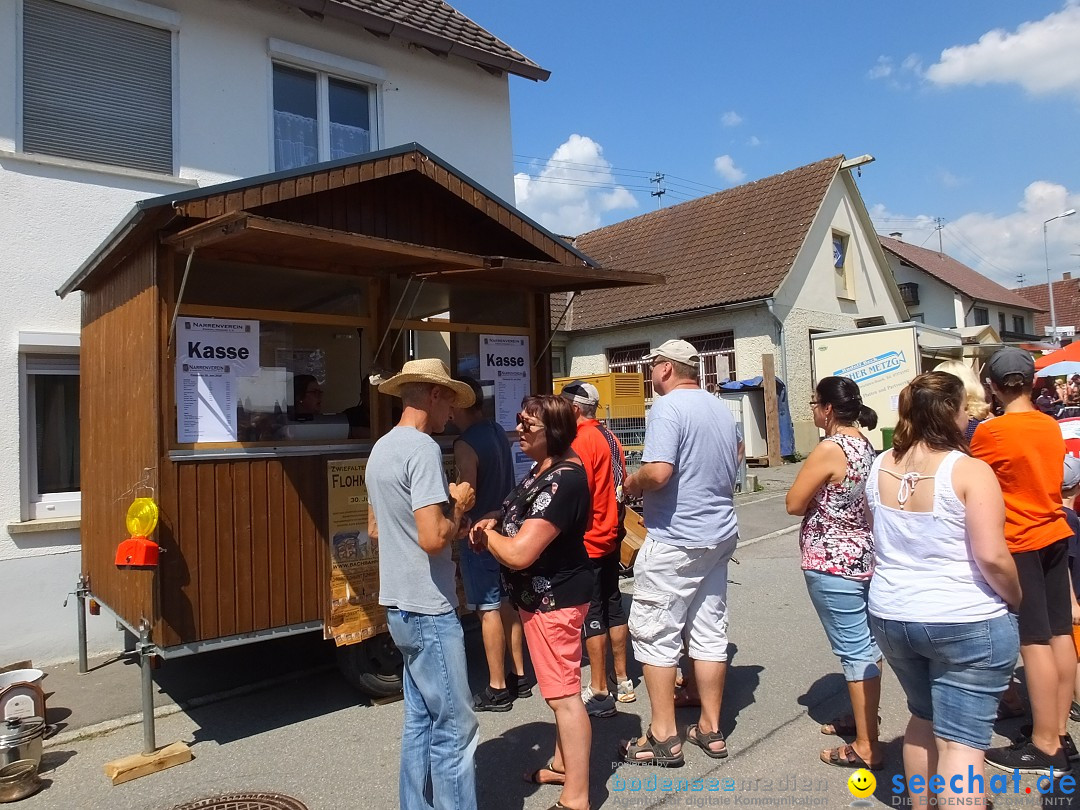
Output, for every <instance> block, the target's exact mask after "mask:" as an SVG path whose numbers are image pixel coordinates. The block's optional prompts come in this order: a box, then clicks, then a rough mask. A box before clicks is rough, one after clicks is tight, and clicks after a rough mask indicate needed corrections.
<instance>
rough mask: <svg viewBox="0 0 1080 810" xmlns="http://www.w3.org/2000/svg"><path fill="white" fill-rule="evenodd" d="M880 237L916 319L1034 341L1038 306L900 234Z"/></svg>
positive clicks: (952, 327)
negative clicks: (984, 328) (987, 329)
mask: <svg viewBox="0 0 1080 810" xmlns="http://www.w3.org/2000/svg"><path fill="white" fill-rule="evenodd" d="M878 238H879V239H880V241H881V247H882V248H884V250H885V256H886V258H888V260H889V267H890V268H892V273H893V277H894V278H895V279H896V284H897V286H898V287H899V289H900V295H901V296H902V297H903V299H904V303H905V304H906V305H907V308H908V312H909V313H910V315H911V320H913V321H918V322H920V323H925V324H927V325H929V326H938V327H942V328H946V329H954V328H960V327H964V326H992V327H993V328H994V329H995V330H996V331H997V333H998V336H999V337H1001V339H1002V340H1004V341H1006V342H1009V341H1019V340H1034V339H1035V335H1036V332H1035V318H1036V316H1037V315H1038V314H1039V313H1040V312H1041V311H1042V308H1041V307H1040V306H1039V305H1038V304H1037V303H1033V302H1032V301H1030V300H1028V299H1027V298H1025V297H1024V296H1023V295H1021V294H1020V293H1019V292H1016V291H1014V290H1010V289H1007V288H1005V287H1003V286H1001V285H1000V284H998V283H997V282H996V281H993V280H992V279H989V278H987V277H986V276H984V275H982V274H981V273H978V272H976V271H975V270H972V269H971V268H970V267H968V266H967V265H965V264H963V263H961V262H958V261H957V260H956V259H954V258H952V257H951V256H948V255H946V254H944V253H939V252H938V251H936V250H929V249H928V248H924V247H917V246H915V245H909V244H908V243H907V242H904V241H903V239H902V238H901V234H898V233H893V234H890V235H889V236H880V237H878Z"/></svg>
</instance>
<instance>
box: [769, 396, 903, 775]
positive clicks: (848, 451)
mask: <svg viewBox="0 0 1080 810" xmlns="http://www.w3.org/2000/svg"><path fill="white" fill-rule="evenodd" d="M814 393H815V396H814V399H813V400H812V401H811V402H810V405H811V407H812V408H813V413H814V425H815V426H817V427H818V428H820V429H822V430H823V431H825V438H824V440H823V441H822V442H821V443H820V444H819V445H818V446H817V447H815V448H814V450H813V452H811V453H810V455H809V456H808V457H807V459H806V461H805V462H804V463H803V467H802V469H801V470H800V471H799V474H798V476H796V478H795V481H794V483H793V484H792V485H791V489H790V490H789V491H788V495H787V510H788V513H789V514H792V515H802V516H803V521H802V529H801V531H800V533H799V547H800V549H801V550H802V569H803V576H804V577H805V579H806V588H807V590H808V591H809V593H810V601H811V602H812V603H813V605H814V609H815V610H816V611H817V614H818V618H819V619H821V624H822V627H824V629H825V635H826V636H827V637H828V639H829V643H830V645H831V646H832V650H833V652H834V653H836V655H837V657H839V658H840V662H841V664H842V665H843V669H844V678H845V680H846V681H847V684H848V694H849V696H850V697H851V708H852V715H853V716H852V717H851V718H849V719H846V720H834V721H833V722H832V723H826V724H825V725H824V726H822V727H821V731H822V733H824V734H838V735H853V736H854V737H855V740H854V742H852V743H851V744H850V745H841V746H839V747H837V748H830V749H826V750H825V751H822V752H821V760H822V761H823V762H825V763H826V764H828V765H839V766H841V767H845V768H870V769H871V770H877V769H878V768H881V767H882V764H883V749H882V747H881V743H880V742H879V740H878V719H877V716H878V703H879V702H880V698H881V651H880V650H879V649H878V646H877V643H876V642H875V641H874V637H873V635H872V634H871V632H870V614H869V613H868V611H867V607H866V605H867V593H868V591H869V588H870V577H871V576H872V575H873V573H874V541H873V535H872V533H871V529H870V518H869V514H868V512H867V507H866V477H867V474H868V473H869V472H870V467H871V465H872V464H873V463H874V448H873V446H872V445H871V444H870V442H869V440H867V438H866V437H865V436H864V435H863V434H862V432H861V431H860V430H859V428H860V427H862V428H866V429H867V430H873V429H874V428H875V427H876V426H877V414H876V413H874V411H873V410H872V409H870V408H868V407H866V406H865V405H863V401H862V396H861V394H860V392H859V386H858V385H857V384H856V383H855V382H853V381H852V380H849V379H848V378H846V377H825V378H824V379H823V380H821V382H819V383H818V384H817V389H816V390H815V392H814Z"/></svg>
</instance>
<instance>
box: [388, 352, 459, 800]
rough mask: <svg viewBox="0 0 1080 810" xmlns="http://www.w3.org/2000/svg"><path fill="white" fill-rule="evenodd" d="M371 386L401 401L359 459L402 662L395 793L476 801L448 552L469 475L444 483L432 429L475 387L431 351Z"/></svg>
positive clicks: (406, 797)
mask: <svg viewBox="0 0 1080 810" xmlns="http://www.w3.org/2000/svg"><path fill="white" fill-rule="evenodd" d="M379 392H380V393H383V394H390V395H391V396H395V397H400V398H401V403H402V413H401V419H400V421H399V422H398V423H397V425H396V426H395V427H394V428H393V429H391V430H390V432H389V433H387V434H386V435H385V436H383V437H382V438H381V439H379V440H378V441H377V442H376V443H375V446H374V447H373V448H372V449H371V457H370V458H369V459H368V465H367V487H368V501H369V510H368V533H369V534H370V535H371V536H372V537H378V539H379V604H380V605H384V606H385V607H386V623H387V625H388V627H389V628H390V635H391V636H392V637H393V639H394V643H395V644H396V645H397V647H398V649H399V650H401V655H402V658H403V659H404V662H405V670H404V675H403V679H404V692H405V723H404V728H403V730H402V735H401V769H400V775H399V782H398V795H399V799H400V803H401V806H402V807H406V808H418V807H439V808H443V807H445V808H451V807H453V808H459V810H460V809H463V810H474V808H475V807H476V777H475V773H474V766H473V760H474V756H475V753H476V744H477V741H478V737H479V729H478V725H477V722H476V715H475V713H474V712H473V706H472V692H471V691H470V690H469V679H468V668H467V664H466V661H465V637H464V634H463V633H462V630H461V623H460V622H459V621H458V617H457V606H458V600H457V589H456V586H455V580H454V572H455V565H454V561H453V559H451V556H450V555H451V546H452V544H453V540H454V538H456V537H458V536H460V534H461V533H462V532H463V531H465V530H466V529H467V528H468V520H467V518H466V517H465V513H466V512H467V511H468V510H469V509H470V508H471V507H472V505H473V503H474V501H475V499H476V493H475V492H474V491H473V488H472V487H471V486H470V485H469V484H449V485H448V484H447V481H446V473H445V471H444V469H443V457H442V451H441V450H440V449H439V445H438V444H436V442H435V440H434V439H432V438H431V434H432V433H440V432H442V430H443V428H445V427H446V423H447V421H448V420H449V419H450V409H451V408H454V407H456V408H466V407H468V406H469V405H471V404H472V402H473V391H472V388H470V387H469V386H468V385H467V384H465V383H462V382H458V381H457V380H454V379H451V377H450V372H449V371H448V370H447V368H446V366H445V365H443V363H442V362H441V361H439V360H434V359H429V360H410V361H409V362H407V363H405V365H404V367H403V368H402V369H401V373H399V374H397V375H395V376H394V377H391V378H390V379H389V380H387V381H386V382H384V383H382V384H381V385H380V386H379ZM429 791H430V792H429ZM427 796H430V797H431V798H430V799H428V798H426V797H427Z"/></svg>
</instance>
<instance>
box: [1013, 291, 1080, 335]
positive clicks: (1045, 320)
mask: <svg viewBox="0 0 1080 810" xmlns="http://www.w3.org/2000/svg"><path fill="white" fill-rule="evenodd" d="M1016 292H1017V293H1018V294H1020V295H1022V296H1023V297H1024V298H1026V299H1028V300H1029V301H1031V303H1032V304H1034V305H1035V306H1037V307H1038V308H1039V309H1041V310H1043V311H1042V312H1041V313H1038V314H1036V315H1035V333H1036V334H1038V335H1043V334H1046V327H1048V326H1049V325H1050V296H1049V295H1047V292H1046V285H1045V284H1033V285H1032V286H1030V287H1021V288H1020V289H1018V290H1017V291H1016ZM1054 315H1055V317H1056V319H1057V323H1058V326H1072V327H1074V328H1075V329H1076V330H1077V332H1078V333H1080V279H1076V278H1063V279H1061V280H1060V281H1055V282H1054Z"/></svg>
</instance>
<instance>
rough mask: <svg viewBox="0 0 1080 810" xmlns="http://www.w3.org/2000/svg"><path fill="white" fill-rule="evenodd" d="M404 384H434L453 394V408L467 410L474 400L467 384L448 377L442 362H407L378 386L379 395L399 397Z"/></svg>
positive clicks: (431, 360) (428, 360)
mask: <svg viewBox="0 0 1080 810" xmlns="http://www.w3.org/2000/svg"><path fill="white" fill-rule="evenodd" d="M406 383H434V384H435V385H441V386H443V387H444V388H449V389H450V390H451V391H453V392H454V402H453V406H454V407H455V408H468V407H469V406H470V405H472V404H473V402H474V401H475V400H476V396H475V394H473V390H472V388H471V387H470V386H469V385H468V383H463V382H458V381H457V380H455V379H453V378H452V377H451V376H450V371H449V369H447V368H446V365H445V364H444V363H443V361H442V360H436V359H435V358H429V359H426V360H409V361H408V362H407V363H406V364H405V365H403V366H402V367H401V371H400V372H399V373H397V374H395V375H394V376H393V377H391V378H390V379H389V380H387V381H386V382H384V383H381V384H380V385H379V393H381V394H389V395H390V396H393V397H400V396H401V386H403V385H405V384H406Z"/></svg>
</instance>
